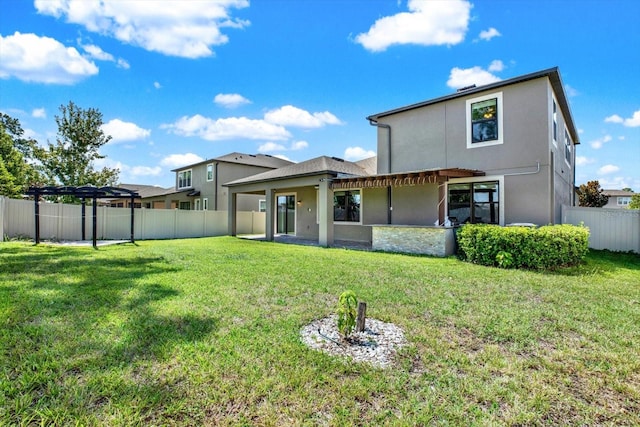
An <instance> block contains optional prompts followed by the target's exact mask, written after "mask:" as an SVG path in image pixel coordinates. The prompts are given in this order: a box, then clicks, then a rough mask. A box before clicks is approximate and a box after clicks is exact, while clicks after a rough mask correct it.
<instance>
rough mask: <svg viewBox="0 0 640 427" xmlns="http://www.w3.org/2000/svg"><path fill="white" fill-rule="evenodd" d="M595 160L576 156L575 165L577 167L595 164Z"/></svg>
mask: <svg viewBox="0 0 640 427" xmlns="http://www.w3.org/2000/svg"><path fill="white" fill-rule="evenodd" d="M595 161H596V160H595V159H592V158H589V157H585V156H576V165H577V166H585V165H590V164H592V163H595Z"/></svg>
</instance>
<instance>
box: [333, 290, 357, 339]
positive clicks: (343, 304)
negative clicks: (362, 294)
mask: <svg viewBox="0 0 640 427" xmlns="http://www.w3.org/2000/svg"><path fill="white" fill-rule="evenodd" d="M357 307H358V299H357V298H356V294H355V292H353V291H344V292H343V293H342V294H340V298H339V300H338V331H339V332H340V335H342V338H343V339H347V337H348V336H349V335H350V334H351V332H352V331H353V328H354V327H355V326H356V309H357Z"/></svg>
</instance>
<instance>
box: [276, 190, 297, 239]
mask: <svg viewBox="0 0 640 427" xmlns="http://www.w3.org/2000/svg"><path fill="white" fill-rule="evenodd" d="M276 204H277V206H278V215H277V217H276V233H277V234H296V196H295V194H286V195H279V196H276Z"/></svg>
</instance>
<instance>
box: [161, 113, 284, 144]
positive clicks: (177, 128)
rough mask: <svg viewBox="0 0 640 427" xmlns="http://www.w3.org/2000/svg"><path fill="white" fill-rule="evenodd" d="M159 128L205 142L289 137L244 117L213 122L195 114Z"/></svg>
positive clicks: (270, 125) (277, 128)
mask: <svg viewBox="0 0 640 427" xmlns="http://www.w3.org/2000/svg"><path fill="white" fill-rule="evenodd" d="M161 128H163V129H168V130H169V131H170V132H173V133H175V134H176V135H181V136H198V137H200V138H202V139H205V140H207V141H222V140H229V139H252V140H255V139H262V140H273V141H282V140H286V139H289V138H290V137H291V134H290V133H289V132H288V131H287V130H286V129H285V128H284V127H283V126H279V125H277V124H273V123H268V122H266V121H264V120H254V119H248V118H246V117H229V118H224V119H215V120H214V119H211V118H208V117H204V116H201V115H200V114H196V115H195V116H191V117H187V116H184V117H181V118H180V119H178V120H177V121H176V122H175V123H172V124H164V125H162V126H161Z"/></svg>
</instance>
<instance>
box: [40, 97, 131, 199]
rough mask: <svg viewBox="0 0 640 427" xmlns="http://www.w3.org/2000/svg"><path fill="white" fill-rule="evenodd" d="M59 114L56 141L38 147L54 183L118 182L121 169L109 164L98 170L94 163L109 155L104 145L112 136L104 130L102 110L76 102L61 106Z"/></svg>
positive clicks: (97, 185) (112, 183)
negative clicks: (102, 149)
mask: <svg viewBox="0 0 640 427" xmlns="http://www.w3.org/2000/svg"><path fill="white" fill-rule="evenodd" d="M60 113H61V114H60V115H59V116H56V117H55V120H56V124H57V125H58V136H57V137H56V143H55V144H52V143H50V142H48V143H47V146H46V147H40V148H37V149H36V158H37V159H38V160H39V161H40V162H41V164H42V169H43V171H44V173H45V174H46V175H47V177H48V178H49V179H50V180H51V181H52V182H54V183H56V184H58V185H64V186H82V185H94V186H96V187H102V186H105V185H114V184H115V183H116V182H117V181H118V175H119V172H120V171H119V170H118V169H110V168H107V167H104V168H102V170H96V169H95V167H94V163H95V161H96V160H98V159H103V158H104V157H105V156H103V155H102V154H100V148H101V147H102V146H104V145H105V144H107V143H108V142H109V141H110V140H111V136H109V135H105V133H104V132H103V131H102V124H103V122H102V113H101V112H100V111H99V110H97V109H95V108H88V109H83V108H80V107H78V106H77V105H76V104H74V103H73V102H69V104H68V105H66V106H65V105H61V106H60Z"/></svg>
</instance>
